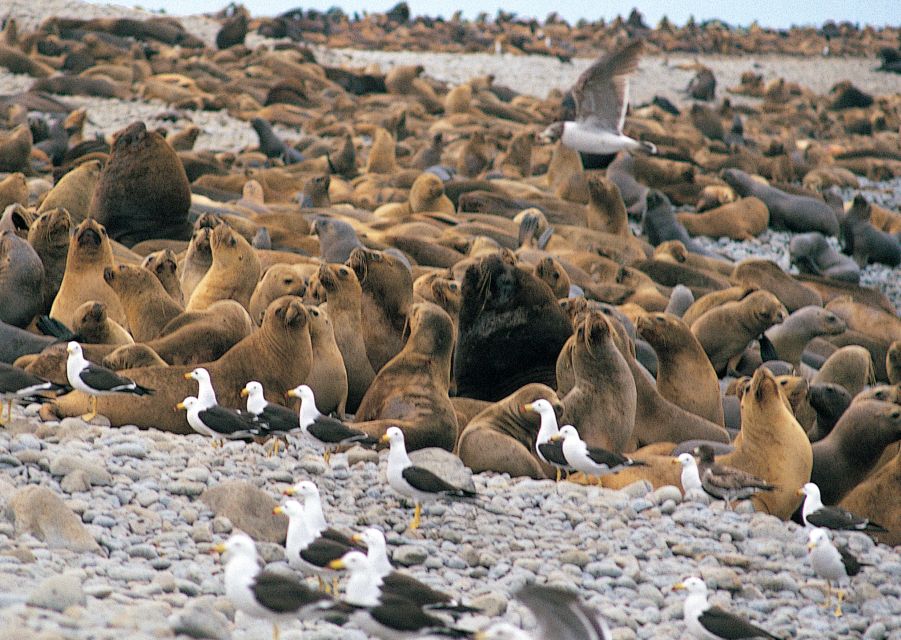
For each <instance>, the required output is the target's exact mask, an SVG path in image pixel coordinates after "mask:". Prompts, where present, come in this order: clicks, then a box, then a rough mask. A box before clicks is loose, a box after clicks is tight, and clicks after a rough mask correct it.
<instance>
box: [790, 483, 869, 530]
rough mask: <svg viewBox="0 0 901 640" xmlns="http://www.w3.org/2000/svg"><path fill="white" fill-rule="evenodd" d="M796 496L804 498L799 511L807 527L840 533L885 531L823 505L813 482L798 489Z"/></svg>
mask: <svg viewBox="0 0 901 640" xmlns="http://www.w3.org/2000/svg"><path fill="white" fill-rule="evenodd" d="M798 495H799V496H806V497H805V498H804V506H803V507H802V509H801V519H802V520H803V521H804V524H806V525H807V526H808V527H822V528H824V529H836V530H840V531H866V532H879V531H885V530H886V529H885V527H882V526H880V525H878V524H876V523H875V522H870V521H869V520H867V519H866V518H861V517H860V516H856V515H854V514H853V513H851V512H850V511H845V510H844V509H842V508H841V507H836V506H828V507H827V506H825V505H823V501H822V499H821V498H820V488H819V487H818V486H817V485H816V483H814V482H808V483H807V484H805V485H804V486H803V487H801V488H800V489H798Z"/></svg>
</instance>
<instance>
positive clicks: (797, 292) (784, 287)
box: [732, 258, 823, 313]
mask: <svg viewBox="0 0 901 640" xmlns="http://www.w3.org/2000/svg"><path fill="white" fill-rule="evenodd" d="M732 283H733V284H737V285H740V286H745V287H754V288H757V289H763V290H764V291H769V292H770V293H772V294H773V295H774V296H776V297H777V298H779V301H780V302H781V303H782V304H784V305H785V307H786V309H788V311H789V313H791V312H793V311H797V310H798V309H800V308H801V307H807V306H810V305H814V306H817V307H822V306H823V299H822V298H821V297H820V294H819V293H817V292H816V291H814V290H813V289H811V288H810V287H807V286H805V285H803V284H802V283H800V282H798V281H797V280H795V279H794V278H792V277H791V276H790V275H788V274H787V273H785V272H784V271H783V270H782V269H781V268H780V267H779V265H778V264H776V263H775V262H773V261H771V260H761V259H757V258H750V259H748V260H742V261H741V262H739V263H738V264H737V265H735V269H734V270H733V271H732Z"/></svg>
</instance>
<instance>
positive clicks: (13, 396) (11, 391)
mask: <svg viewBox="0 0 901 640" xmlns="http://www.w3.org/2000/svg"><path fill="white" fill-rule="evenodd" d="M70 391H72V387H70V386H69V385H67V384H57V383H55V382H49V381H47V380H44V379H43V378H39V377H38V376H36V375H34V374H32V373H29V372H28V371H25V369H21V368H19V367H14V366H13V365H11V364H6V363H5V362H0V400H3V401H4V402H6V409H7V412H8V413H9V416H8V418H7V419H9V420H12V417H13V402H17V403H21V402H32V401H37V400H40V398H41V397H42V394H44V393H47V392H49V393H56V394H57V395H62V394H65V393H68V392H70ZM0 424H3V409H2V407H0Z"/></svg>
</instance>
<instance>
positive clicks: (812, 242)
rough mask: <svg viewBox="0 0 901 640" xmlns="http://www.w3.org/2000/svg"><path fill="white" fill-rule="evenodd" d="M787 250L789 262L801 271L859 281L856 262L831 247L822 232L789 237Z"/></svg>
mask: <svg viewBox="0 0 901 640" xmlns="http://www.w3.org/2000/svg"><path fill="white" fill-rule="evenodd" d="M788 250H789V254H790V256H791V263H792V264H793V265H795V266H796V267H798V270H799V271H800V272H801V273H807V274H811V275H815V276H822V277H825V278H834V279H836V280H841V281H842V282H850V283H853V284H857V283H858V282H860V267H858V266H857V263H855V262H854V260H852V259H851V258H848V257H846V256H843V255H842V254H840V253H839V252H838V251H836V250H835V249H833V248H832V246H830V244H829V242H828V241H827V240H826V236H824V235H823V234H822V233H817V232H816V231H811V232H810V233H800V234H798V235H796V236H794V237H793V238H792V239H791V241H790V242H789V244H788Z"/></svg>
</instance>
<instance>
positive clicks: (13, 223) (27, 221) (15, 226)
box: [0, 202, 35, 238]
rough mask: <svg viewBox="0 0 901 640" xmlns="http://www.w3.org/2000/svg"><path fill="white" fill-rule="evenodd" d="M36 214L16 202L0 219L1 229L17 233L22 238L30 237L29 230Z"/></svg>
mask: <svg viewBox="0 0 901 640" xmlns="http://www.w3.org/2000/svg"><path fill="white" fill-rule="evenodd" d="M34 217H35V216H34V213H32V211H31V210H30V209H27V208H25V207H23V206H22V205H21V204H19V203H17V202H15V203H13V204H11V205H9V206H8V207H6V209H5V210H4V211H3V218H2V219H0V229H3V230H6V231H12V232H15V233H16V235H18V236H19V237H21V238H24V237H26V236H27V235H28V228H29V227H30V226H31V224H32V222H33V221H34Z"/></svg>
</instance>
